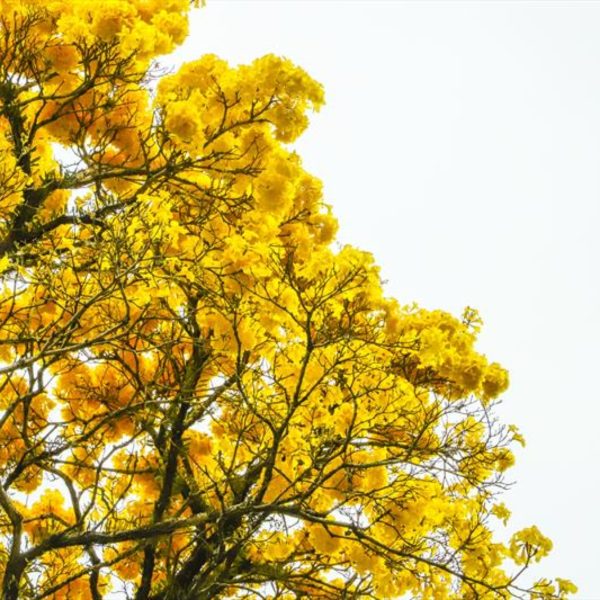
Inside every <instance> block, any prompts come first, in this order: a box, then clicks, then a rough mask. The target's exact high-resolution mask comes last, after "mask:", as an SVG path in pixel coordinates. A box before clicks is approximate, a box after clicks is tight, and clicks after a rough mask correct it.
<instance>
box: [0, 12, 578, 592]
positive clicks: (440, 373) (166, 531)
mask: <svg viewBox="0 0 600 600" xmlns="http://www.w3.org/2000/svg"><path fill="white" fill-rule="evenodd" d="M189 10H190V6H189V2H188V0H105V1H103V2H102V3H101V6H99V5H98V3H95V2H91V1H90V0H69V1H67V0H46V1H41V0H3V1H2V3H1V4H0V257H1V258H0V323H1V327H0V390H1V393H0V403H1V406H0V427H1V429H0V476H1V479H0V508H1V510H0V533H1V537H0V569H1V574H0V576H1V578H2V588H3V598H5V599H6V600H15V599H17V598H27V599H42V598H53V599H59V598H82V599H86V598H90V599H92V600H99V599H101V598H135V599H136V600H143V599H152V600H169V599H175V598H177V599H190V600H192V599H203V598H206V599H209V598H257V599H258V598H281V599H287V598H289V599H292V598H322V599H341V598H348V599H350V598H357V599H358V598H379V599H389V598H396V597H398V598H400V597H403V598H407V597H416V598H423V599H426V598H432V599H433V598H435V599H440V600H441V599H444V598H447V599H451V598H455V599H468V598H490V599H491V598H511V597H523V598H540V599H550V598H565V597H566V596H567V595H568V594H569V592H573V591H575V590H576V588H575V586H574V585H573V584H571V583H570V582H569V581H567V580H564V579H560V578H557V579H555V580H546V579H543V580H539V581H537V582H533V583H532V582H531V581H528V580H527V577H526V576H525V578H522V577H521V575H522V573H523V571H524V570H526V568H527V567H528V566H529V565H530V564H531V563H532V562H536V561H538V560H539V559H540V558H542V557H543V556H544V555H546V554H547V553H548V551H549V550H550V549H551V545H552V544H551V542H550V541H549V540H548V539H547V538H545V537H544V536H543V535H542V534H541V533H540V531H538V529H537V528H536V527H534V526H533V527H529V528H526V529H523V530H521V531H518V532H516V533H514V534H513V535H512V537H510V535H508V536H506V539H505V541H504V542H502V541H499V540H500V537H502V533H501V532H500V533H499V534H498V533H496V532H497V531H498V530H501V528H502V523H503V522H504V523H506V521H507V519H508V518H509V516H510V512H509V510H508V509H507V508H506V507H505V506H504V505H503V504H502V503H501V501H500V499H499V498H498V495H499V493H500V492H501V491H502V489H503V488H504V487H505V480H504V472H505V470H506V469H507V468H508V467H510V466H511V465H512V463H513V460H514V459H513V454H512V452H511V446H512V444H514V443H515V442H516V443H519V442H520V443H523V440H522V438H521V436H520V434H519V432H518V430H517V429H516V428H515V427H514V426H506V425H504V424H502V423H500V422H499V421H498V419H497V417H496V416H495V412H494V406H495V402H496V400H495V399H496V398H497V397H498V396H499V395H500V394H501V393H502V392H503V391H504V390H505V389H506V387H507V384H508V377H507V373H506V371H505V370H504V369H503V368H502V367H501V366H500V365H498V364H496V363H494V362H489V361H488V360H487V358H486V357H485V356H483V355H482V354H481V353H478V352H477V350H476V349H475V342H476V337H477V333H478V331H479V328H480V325H481V322H480V319H479V317H478V315H477V312H476V311H475V310H473V309H470V308H468V309H466V310H465V312H464V314H463V315H462V317H460V318H455V317H453V316H451V315H449V314H447V313H445V312H443V311H438V310H435V311H428V310H423V309H420V308H418V307H416V306H412V305H411V306H404V305H402V304H400V303H399V302H397V301H395V300H393V299H390V298H387V297H386V296H385V294H384V292H383V290H382V284H381V281H380V277H379V273H378V268H377V266H376V264H375V262H374V260H373V258H372V256H371V255H370V254H368V253H367V252H364V251H361V250H358V249H356V248H353V247H350V246H344V247H340V246H339V245H336V244H335V243H334V241H335V234H336V229H337V223H336V220H335V218H334V216H333V215H332V214H331V210H330V207H329V206H328V205H327V204H326V203H325V202H324V200H323V197H322V186H321V183H320V181H319V180H318V179H316V178H315V177H313V176H311V175H310V174H309V173H307V172H305V171H304V170H303V168H302V163H301V160H300V158H299V157H298V156H297V154H296V153H295V152H293V151H292V149H291V147H290V146H289V143H290V142H293V141H294V140H295V139H296V138H297V137H298V136H299V135H300V134H301V133H302V131H303V130H304V129H305V128H306V126H307V124H308V118H307V113H308V112H309V111H311V110H318V109H319V107H320V106H321V105H322V103H323V90H322V88H321V86H320V85H319V84H318V83H317V82H315V81H314V80H313V79H311V78H310V77H309V75H307V74H306V73H305V72H304V71H303V70H302V69H301V68H299V67H297V66H295V65H294V64H293V63H292V62H290V61H289V60H287V59H284V58H278V57H276V56H271V55H269V56H265V57H263V58H259V59H257V60H254V61H253V62H251V63H250V64H248V65H243V66H229V65H228V64H227V63H226V62H224V61H223V60H220V59H219V58H217V57H216V56H213V55H206V56H203V57H201V58H199V59H198V60H196V61H194V62H190V63H187V64H184V65H183V66H182V67H181V68H180V69H179V70H178V71H177V72H175V73H166V72H164V70H161V68H160V67H159V66H158V63H157V62H156V59H157V57H158V56H160V55H161V54H165V53H168V52H170V51H171V50H172V49H173V48H174V47H175V46H176V45H178V44H181V43H182V42H183V41H184V39H185V38H186V35H187V17H188V12H189ZM522 581H524V583H522Z"/></svg>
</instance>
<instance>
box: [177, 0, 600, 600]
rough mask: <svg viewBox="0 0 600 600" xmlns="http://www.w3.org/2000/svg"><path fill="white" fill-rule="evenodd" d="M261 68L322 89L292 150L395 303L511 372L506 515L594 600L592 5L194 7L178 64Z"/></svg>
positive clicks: (597, 215)
mask: <svg viewBox="0 0 600 600" xmlns="http://www.w3.org/2000/svg"><path fill="white" fill-rule="evenodd" d="M207 52H214V53H216V54H218V55H220V56H221V57H223V58H226V59H228V60H230V61H231V62H233V63H237V62H249V61H251V60H252V59H253V58H255V57H258V56H260V55H262V54H266V53H270V52H274V53H277V54H280V55H284V56H286V57H288V58H291V59H292V60H294V61H295V62H296V63H298V64H300V65H301V66H303V67H304V68H305V69H306V70H307V71H308V72H309V73H310V74H311V75H312V76H314V77H315V78H316V79H318V80H319V81H321V82H322V83H323V84H324V85H325V90H326V97H327V105H326V107H325V108H324V109H323V110H322V112H321V113H320V114H319V115H316V116H315V117H313V119H312V124H311V127H310V129H309V131H308V132H307V133H306V134H305V135H304V136H303V139H302V140H301V141H300V143H298V144H297V148H298V150H299V152H300V153H301V155H302V157H303V160H304V164H305V166H306V168H307V169H308V170H309V171H311V172H312V173H314V174H316V175H318V176H319V177H321V178H322V179H323V181H324V183H325V192H326V199H327V201H328V202H329V203H331V204H332V205H333V207H334V210H335V213H336V214H337V216H338V218H339V220H340V223H341V228H340V235H339V239H340V240H341V241H342V242H345V243H351V244H353V245H356V246H359V247H361V248H363V249H366V250H370V251H372V252H373V253H374V255H375V257H376V259H377V262H378V263H379V264H380V265H381V268H382V274H383V277H384V278H385V279H386V280H387V281H388V283H387V290H388V292H389V294H390V295H393V296H395V297H397V298H398V299H399V300H400V301H401V302H403V303H405V302H406V303H408V302H412V301H417V302H418V303H419V304H421V305H423V306H425V307H428V308H443V309H446V310H449V311H451V312H454V313H456V314H459V313H460V312H461V311H462V309H463V307H465V306H467V305H471V306H475V307H477V308H478V309H479V310H480V311H481V313H482V316H483V318H484V322H485V329H484V332H483V334H482V337H481V343H480V348H481V349H482V351H484V352H485V353H486V354H487V355H488V356H489V357H490V359H492V360H498V361H500V362H502V363H503V364H504V365H505V366H506V367H508V368H509V370H510V372H511V381H512V384H511V388H510V390H509V392H508V393H507V394H506V396H505V400H504V404H503V406H502V408H501V412H502V418H503V420H504V421H506V422H513V423H516V424H517V425H519V426H520V428H521V429H522V431H523V433H524V434H525V437H526V438H527V441H528V445H527V447H526V448H525V450H523V451H520V452H519V454H518V466H517V467H515V468H514V469H513V470H512V471H511V472H510V474H511V477H512V479H514V480H515V481H516V485H515V487H514V488H513V490H511V491H510V492H509V493H508V494H507V495H506V496H505V501H506V502H507V504H508V505H509V507H510V508H511V509H512V510H513V519H512V520H511V522H510V525H511V528H514V529H517V528H520V527H523V526H526V525H530V524H532V523H535V524H537V525H538V526H539V527H540V529H542V531H543V532H544V533H546V534H547V535H548V536H550V537H551V538H552V539H553V541H554V543H555V549H554V551H553V553H552V555H551V557H549V558H548V559H546V560H545V561H543V562H542V563H541V565H540V567H539V568H538V570H537V571H536V574H537V575H539V576H543V575H544V576H546V575H547V576H556V575H558V576H563V577H567V578H572V579H573V580H574V581H575V583H577V585H579V588H580V592H579V594H578V595H577V598H578V599H585V600H591V599H594V600H599V599H600V578H599V577H598V574H597V573H598V557H599V556H600V549H599V546H600V464H599V463H600V441H599V440H600V434H599V417H600V406H599V400H600V393H599V391H598V389H599V386H600V350H599V347H598V342H599V340H600V316H599V308H600V282H599V273H598V266H597V262H598V259H599V258H600V241H599V240H600V236H599V235H598V227H599V221H600V170H599V165H600V4H599V3H594V2H591V1H590V2H582V3H578V2H552V3H550V2H542V1H537V2H497V3H494V2H464V3H460V2H450V1H444V2H439V3H436V2H399V1H396V2H391V1H388V2H377V1H374V0H370V1H362V2H361V1H354V2H352V1H343V0H337V1H329V2H328V1H320V0H313V1H307V0H304V1H299V2H296V1H292V0H271V1H260V0H243V1H242V0H240V1H236V0H208V3H207V6H206V8H204V9H202V10H200V11H196V13H195V16H194V17H193V20H192V35H191V38H190V39H189V40H188V42H187V43H186V45H185V46H184V48H183V49H181V50H180V51H179V52H178V53H177V54H176V60H190V59H192V58H195V57H198V56H199V55H201V54H203V53H207Z"/></svg>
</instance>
